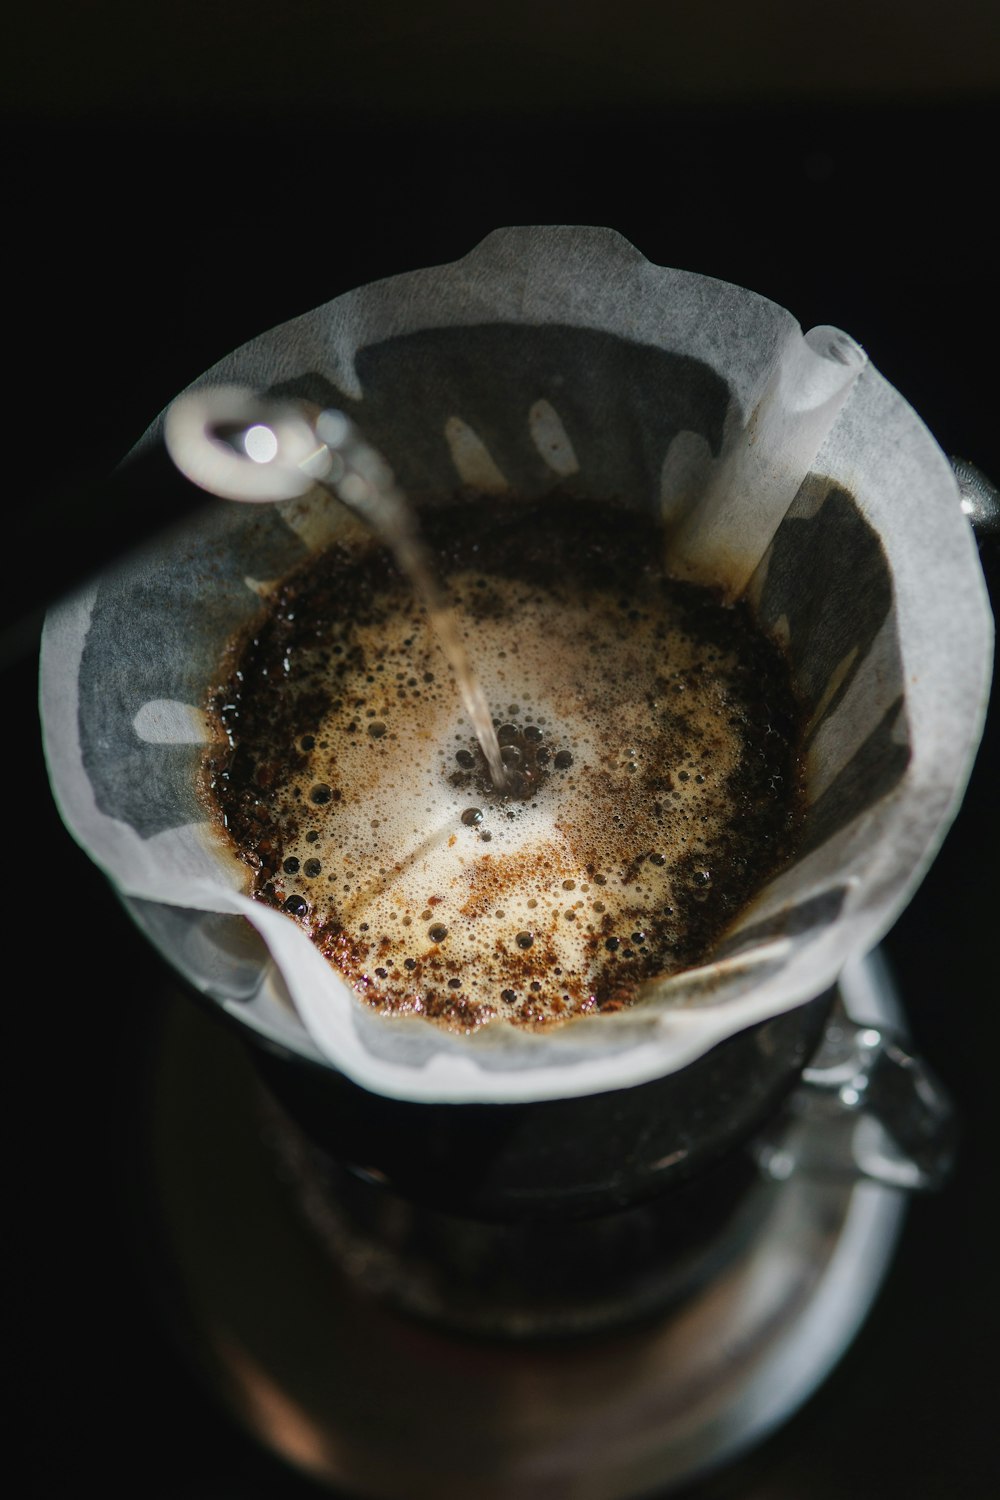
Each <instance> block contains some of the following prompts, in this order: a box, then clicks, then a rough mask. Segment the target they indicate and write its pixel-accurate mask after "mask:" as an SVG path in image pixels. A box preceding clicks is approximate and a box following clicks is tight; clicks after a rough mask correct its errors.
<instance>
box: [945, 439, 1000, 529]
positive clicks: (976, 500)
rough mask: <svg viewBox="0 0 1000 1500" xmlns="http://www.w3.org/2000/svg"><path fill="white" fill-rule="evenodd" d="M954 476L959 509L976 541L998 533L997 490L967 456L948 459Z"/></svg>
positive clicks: (999, 502)
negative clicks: (959, 501) (970, 526)
mask: <svg viewBox="0 0 1000 1500" xmlns="http://www.w3.org/2000/svg"><path fill="white" fill-rule="evenodd" d="M951 466H952V468H953V469H954V471H955V478H956V479H957V480H958V492H959V495H960V496H961V502H962V513H963V515H966V516H968V518H969V520H970V522H971V523H972V529H973V531H974V532H975V533H976V538H977V540H978V541H980V542H982V541H983V540H984V539H985V538H987V537H995V536H998V535H1000V491H998V489H997V487H996V485H995V484H994V483H993V481H992V480H990V479H987V477H986V475H985V474H984V473H983V471H982V469H977V468H976V466H975V464H974V463H970V462H969V460H968V459H967V458H955V457H954V456H953V457H952V459H951Z"/></svg>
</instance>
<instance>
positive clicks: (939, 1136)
mask: <svg viewBox="0 0 1000 1500" xmlns="http://www.w3.org/2000/svg"><path fill="white" fill-rule="evenodd" d="M955 1137H956V1129H955V1114H954V1109H953V1107H952V1103H951V1100H950V1098H949V1097H948V1095H947V1093H946V1092H945V1090H944V1089H943V1088H942V1086H941V1085H940V1083H938V1081H937V1079H936V1078H935V1077H934V1075H933V1073H932V1072H931V1071H930V1069H929V1068H928V1067H927V1065H926V1063H924V1062H922V1061H921V1060H920V1059H919V1058H917V1057H914V1056H913V1054H912V1053H911V1052H910V1051H909V1050H908V1048H907V1044H906V1042H905V1041H904V1040H903V1039H902V1038H901V1037H899V1036H897V1035H895V1034H894V1033H892V1032H891V1031H889V1030H887V1029H885V1028H884V1027H876V1026H868V1025H858V1024H856V1023H855V1022H854V1021H851V1020H850V1019H849V1018H848V1017H847V1016H846V1014H845V1013H844V1011H843V1010H842V1009H841V1008H839V1007H838V1009H837V1010H836V1011H835V1012H834V1016H833V1019H832V1020H831V1021H830V1024H829V1025H828V1027H827V1030H826V1034H825V1036H824V1038H823V1041H822V1042H821V1044H820V1047H819V1050H818V1051H817V1052H816V1054H815V1056H814V1057H813V1058H812V1060H811V1062H810V1064H809V1066H808V1067H806V1068H805V1069H804V1070H803V1073H802V1081H801V1083H800V1085H799V1087H798V1088H797V1089H796V1090H795V1092H794V1094H793V1095H792V1096H791V1098H790V1100H789V1102H788V1105H787V1108H786V1112H785V1114H784V1116H783V1118H782V1119H781V1121H780V1122H779V1123H778V1124H777V1125H776V1126H775V1127H773V1128H772V1129H770V1130H769V1131H767V1132H766V1133H765V1135H764V1136H763V1137H761V1138H760V1139H759V1140H758V1142H757V1145H756V1155H757V1160H758V1163H759V1165H760V1167H761V1169H762V1171H763V1172H764V1174H765V1175H766V1176H768V1177H771V1178H773V1179H775V1180H777V1181H780V1180H783V1179H784V1178H787V1177H789V1176H791V1174H792V1172H802V1173H804V1174H807V1175H809V1176H835V1177H841V1178H843V1177H845V1176H847V1177H867V1178H870V1179H872V1180H873V1181H875V1182H879V1183H882V1184H883V1185H884V1186H886V1187H897V1188H907V1189H909V1190H911V1191H928V1190H930V1189H933V1188H938V1187H941V1186H942V1185H943V1183H944V1182H945V1181H946V1179H947V1177H948V1175H949V1173H950V1171H951V1168H952V1164H953V1162H954V1156H955Z"/></svg>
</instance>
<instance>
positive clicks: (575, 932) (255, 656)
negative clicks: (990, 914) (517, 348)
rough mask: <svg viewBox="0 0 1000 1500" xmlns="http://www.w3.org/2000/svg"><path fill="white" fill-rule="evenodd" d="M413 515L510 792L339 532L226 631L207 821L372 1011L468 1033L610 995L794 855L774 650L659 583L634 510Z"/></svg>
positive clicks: (647, 528)
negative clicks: (490, 723)
mask: <svg viewBox="0 0 1000 1500" xmlns="http://www.w3.org/2000/svg"><path fill="white" fill-rule="evenodd" d="M422 524H423V528H424V535H425V538H426V542H427V545H428V547H429V549H430V552H431V555H432V557H433V560H434V564H435V567H436V569H437V571H438V574H439V576H440V577H441V578H442V579H443V580H444V583H445V587H446V588H447V591H448V594H449V596H450V598H451V600H452V603H453V605H454V607H455V610H456V614H457V617H458V619H459V621H460V623H461V626H462V631H463V636H464V641H465V645H466V648H467V651H468V654H469V658H470V660H471V662H472V664H473V667H474V669H475V671H476V673H477V674H478V676H479V679H480V683H481V686H482V688H483V690H484V692H485V694H486V696H487V699H488V701H489V702H490V704H491V705H492V707H493V712H494V724H495V726H496V728H497V737H498V740H499V742H500V745H501V750H502V754H503V758H504V763H505V766H506V768H507V774H508V785H507V789H506V791H505V792H504V793H502V794H501V793H498V792H497V791H496V789H495V787H494V785H493V781H492V779H491V777H490V775H489V772H488V769H487V767H486V763H485V760H484V757H483V754H482V751H481V749H480V747H479V743H478V741H477V739H476V737H475V735H474V733H473V732H472V727H471V725H470V723H469V722H468V720H467V718H466V717H465V715H464V711H463V709H462V705H461V702H460V699H459V696H458V694H457V692H456V689H455V686H454V681H453V679H452V677H451V674H450V672H449V670H448V668H447V665H446V663H445V662H444V659H443V657H442V655H441V652H440V650H439V649H438V646H437V645H436V643H435V640H434V638H433V635H432V632H431V631H430V629H429V627H428V623H427V618H426V615H425V613H424V611H423V610H422V608H421V606H420V605H419V604H418V603H417V601H416V600H415V598H414V596H413V591H412V588H411V586H410V585H409V583H408V582H407V581H406V579H405V578H403V577H402V576H401V575H400V573H399V572H398V571H397V569H396V568H395V566H394V564H393V563H392V561H391V559H390V557H389V555H388V554H387V553H386V552H385V551H384V550H382V549H381V548H379V547H377V546H375V545H368V546H359V547H358V548H356V549H348V548H345V547H339V546H335V547H333V548H331V549H330V550H329V551H327V552H325V553H323V554H322V555H320V556H317V557H315V558H313V559H311V560H310V561H309V562H308V563H306V564H305V565H304V566H303V567H302V568H301V569H300V570H299V571H298V572H296V573H295V574H294V575H293V576H292V577H290V578H289V579H287V580H286V581H285V582H284V583H283V584H282V585H280V586H279V587H278V588H277V589H276V590H275V592H274V593H273V595H272V596H271V599H270V601H269V604H268V607H267V609H266V612H265V613H264V615H263V617H262V618H261V619H260V620H259V621H258V622H257V623H256V626H255V630H254V633H253V635H252V636H251V637H249V638H248V639H246V640H244V641H241V642H239V643H237V645H236V646H234V647H233V649H232V652H231V655H230V659H229V660H228V661H227V663H226V667H225V674H226V675H225V680H224V681H223V682H221V683H220V685H219V687H218V689H217V691H216V692H215V693H214V695H213V699H212V703H211V711H212V712H213V714H214V715H215V717H216V718H217V720H218V721H219V723H220V728H221V730H222V731H223V732H224V733H223V735H222V738H223V739H224V740H225V744H224V746H221V747H220V746H216V747H214V748H213V750H212V751H211V752H210V753H209V756H208V758H207V763H206V788H207V797H208V800H209V802H210V805H211V808H212V811H213V814H214V816H215V817H216V818H217V820H218V821H219V822H220V824H223V825H224V827H225V829H226V830H227V837H228V838H229V839H230V840H231V841H232V844H233V846H234V848H235V850H236V852H237V854H238V855H239V857H240V858H241V859H242V860H243V861H244V862H245V864H246V865H247V866H248V868H249V870H250V872H251V879H252V890H253V894H254V895H255V896H256V897H257V899H259V900H261V901H265V902H267V903H269V904H270V905H272V906H275V907H278V908H280V909H282V910H284V911H286V912H288V913H289V914H290V915H291V916H292V917H293V918H294V919H295V920H296V921H298V922H299V923H300V924H301V926H302V927H303V928H304V930H305V931H306V932H307V933H308V934H309V936H310V937H311V939H312V940H313V942H315V943H316V944H317V946H318V947H319V948H320V950H321V951H322V952H323V953H324V954H325V955H326V956H327V958H328V959H329V960H330V962H331V963H332V964H334V965H335V966H336V968H337V969H339V970H340V972H341V973H342V974H343V975H344V977H345V978H346V979H347V980H348V981H349V983H350V984H352V985H353V987H354V988H355V990H356V991H357V992H358V994H359V995H360V996H361V997H362V998H363V1000H364V1002H365V1003H367V1004H368V1005H370V1006H372V1007H373V1008H374V1009H376V1010H379V1011H381V1012H384V1013H386V1014H417V1015H423V1016H427V1017H430V1018H432V1019H434V1020H436V1021H439V1022H441V1023H442V1024H445V1025H447V1026H449V1027H451V1028H452V1029H457V1030H463V1031H467V1030H471V1029H474V1028H475V1027H477V1026H479V1025H482V1024H483V1023H485V1022H487V1021H492V1020H496V1019H504V1020H507V1021H509V1022H513V1023H514V1024H517V1025H522V1026H528V1027H534V1028H540V1027H545V1026H550V1025H553V1024H557V1023H561V1022H564V1021H566V1020H568V1019H570V1018H572V1017H574V1016H578V1015H585V1014H591V1013H594V1012H596V1011H615V1010H620V1009H621V1008H622V1007H623V1006H626V1005H629V1004H631V1003H633V1002H634V1001H635V999H636V998H637V997H638V996H639V995H640V993H641V989H642V986H643V984H644V983H645V982H646V981H648V980H650V979H652V978H654V977H655V976H662V975H668V974H671V973H674V972H676V971H678V970H680V969H683V968H687V967H690V966H691V965H693V964H696V963H699V962H701V961H703V960H705V959H706V958H708V957H709V956H710V954H711V952H712V949H713V947H714V946H715V945H716V944H717V943H718V941H719V938H720V936H721V935H722V933H723V932H724V930H725V929H726V928H727V927H728V926H729V924H730V923H731V922H732V920H733V919H734V917H735V916H736V915H737V914H738V913H739V912H740V910H741V909H742V908H743V907H745V905H746V904H747V903H748V902H749V901H750V899H751V898H752V897H753V895H754V894H755V892H756V891H757V890H758V889H759V888H760V886H761V885H762V883H763V882H764V881H765V880H766V879H767V878H768V877H769V876H770V875H772V874H773V873H774V872H775V871H776V869H778V868H779V867H780V866H781V865H782V864H784V863H785V862H786V861H787V860H788V859H789V858H790V857H791V855H792V854H793V853H794V848H795V839H796V834H797V830H798V828H799V825H800V822H801V813H802V790H801V787H802V773H801V765H800V762H799V758H798V754H797V740H798V726H799V720H800V715H799V712H798V708H797V704H796V701H795V697H794V693H793V690H792V686H791V681H790V674H789V669H788V665H787V662H786V660H785V658H784V656H783V655H782V653H781V652H780V650H779V649H778V648H777V647H776V646H775V645H774V644H773V643H772V642H771V641H769V640H768V639H766V638H765V637H764V636H762V635H761V633H760V632H759V631H758V630H757V629H756V628H755V626H754V624H753V621H752V618H751V616H750V614H749V611H748V610H747V608H746V607H745V606H743V605H737V606H735V607H733V606H727V605H725V604H723V603H722V602H721V599H720V597H717V596H716V595H715V594H714V593H713V592H712V591H710V590H706V589H703V588H699V587H696V586H693V585H689V584H680V583H677V582H676V581H674V580H672V579H670V578H669V577H667V576H666V575H665V574H664V572H663V569H662V566H661V564H660V561H659V559H660V556H661V553H662V538H661V536H660V533H659V531H658V529H657V528H656V526H655V525H654V523H653V522H652V521H651V520H649V519H646V518H644V517H642V516H639V515H636V514H634V513H633V512H631V511H627V510H623V509H619V508H617V507H610V506H608V505H604V504H601V505H597V504H586V503H583V502H580V501H578V500H573V501H570V500H563V499H559V498H556V497H550V498H549V499H548V500H546V501H543V502H540V503H537V504H526V503H524V504H517V503H514V502H510V501H505V502H503V503H500V502H497V501H494V500H492V499H483V500H481V501H479V502H476V503H463V504H462V505H460V506H454V507H450V508H446V509H442V510H437V511H432V512H429V513H425V515H424V516H423V517H422Z"/></svg>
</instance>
